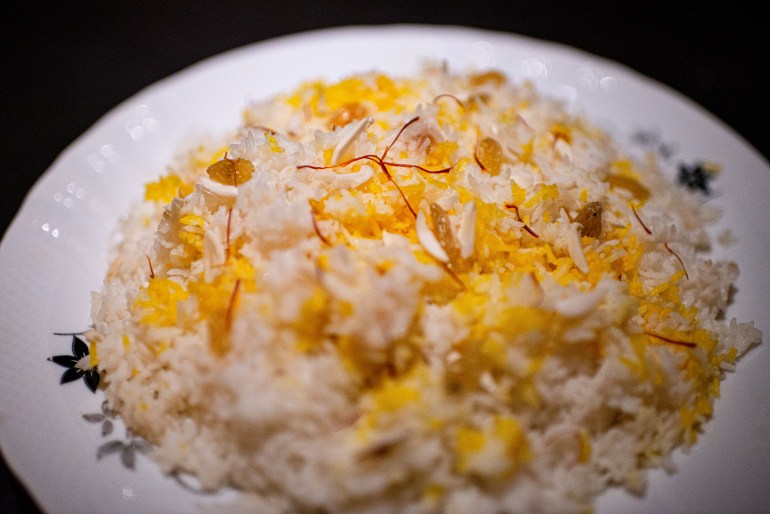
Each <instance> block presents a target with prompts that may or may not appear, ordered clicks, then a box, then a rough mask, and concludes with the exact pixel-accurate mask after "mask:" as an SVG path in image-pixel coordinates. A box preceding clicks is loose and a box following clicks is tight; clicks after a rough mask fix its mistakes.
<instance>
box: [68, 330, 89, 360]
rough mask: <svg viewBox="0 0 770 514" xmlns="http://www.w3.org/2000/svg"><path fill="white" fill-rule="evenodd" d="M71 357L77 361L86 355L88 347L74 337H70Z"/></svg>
mask: <svg viewBox="0 0 770 514" xmlns="http://www.w3.org/2000/svg"><path fill="white" fill-rule="evenodd" d="M72 355H74V356H75V357H76V358H78V359H82V358H83V357H85V356H86V355H88V345H87V344H86V343H85V341H83V340H82V339H80V338H79V337H78V336H76V335H73V336H72Z"/></svg>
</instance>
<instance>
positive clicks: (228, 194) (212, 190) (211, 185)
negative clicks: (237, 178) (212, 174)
mask: <svg viewBox="0 0 770 514" xmlns="http://www.w3.org/2000/svg"><path fill="white" fill-rule="evenodd" d="M200 185H201V187H202V188H203V192H204V193H208V194H209V195H212V196H216V197H217V198H220V199H222V200H232V199H234V198H236V197H237V196H238V188H237V187H235V186H231V185H228V184H222V183H220V182H216V181H214V180H211V179H210V178H209V177H201V179H200Z"/></svg>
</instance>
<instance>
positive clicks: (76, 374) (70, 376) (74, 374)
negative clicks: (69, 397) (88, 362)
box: [59, 367, 83, 384]
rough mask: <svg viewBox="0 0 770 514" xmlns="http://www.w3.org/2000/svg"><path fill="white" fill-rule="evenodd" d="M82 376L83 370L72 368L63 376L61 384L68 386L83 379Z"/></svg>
mask: <svg viewBox="0 0 770 514" xmlns="http://www.w3.org/2000/svg"><path fill="white" fill-rule="evenodd" d="M82 376H83V370H82V369H78V368H75V367H72V368H70V369H68V370H67V371H65V372H64V373H63V374H62V376H61V381H60V382H59V383H61V384H67V383H69V382H74V381H75V380H77V379H79V378H81V377H82Z"/></svg>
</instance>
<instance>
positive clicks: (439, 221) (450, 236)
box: [430, 203, 462, 269]
mask: <svg viewBox="0 0 770 514" xmlns="http://www.w3.org/2000/svg"><path fill="white" fill-rule="evenodd" d="M430 217H431V219H432V220H433V227H434V231H435V234H436V239H438V242H439V244H440V245H441V248H443V249H444V252H446V255H447V257H449V267H450V268H452V269H458V268H459V267H460V264H461V260H462V257H461V255H460V246H459V245H458V244H457V240H456V239H455V236H454V232H452V222H451V221H450V220H449V215H448V214H447V212H446V211H445V210H444V209H443V208H442V207H441V206H440V205H438V204H437V203H431V204H430Z"/></svg>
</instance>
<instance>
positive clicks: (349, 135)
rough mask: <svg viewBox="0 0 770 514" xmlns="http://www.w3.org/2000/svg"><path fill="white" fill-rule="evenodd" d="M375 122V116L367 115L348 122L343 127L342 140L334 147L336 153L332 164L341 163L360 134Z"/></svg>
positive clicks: (333, 155) (333, 154)
mask: <svg viewBox="0 0 770 514" xmlns="http://www.w3.org/2000/svg"><path fill="white" fill-rule="evenodd" d="M372 123H374V118H372V117H371V116H367V117H366V118H362V119H360V120H356V121H354V122H351V123H348V124H347V125H345V128H343V129H342V132H341V134H340V141H339V143H337V146H335V147H334V153H332V162H331V163H332V164H339V163H340V161H342V160H343V157H346V156H347V154H348V152H349V151H350V150H351V149H352V147H353V143H354V142H355V140H356V138H357V137H358V135H359V134H360V133H361V132H363V131H365V130H366V129H368V128H369V126H370V125H371V124H372Z"/></svg>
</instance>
